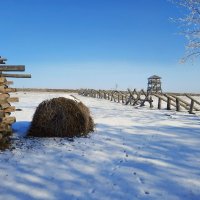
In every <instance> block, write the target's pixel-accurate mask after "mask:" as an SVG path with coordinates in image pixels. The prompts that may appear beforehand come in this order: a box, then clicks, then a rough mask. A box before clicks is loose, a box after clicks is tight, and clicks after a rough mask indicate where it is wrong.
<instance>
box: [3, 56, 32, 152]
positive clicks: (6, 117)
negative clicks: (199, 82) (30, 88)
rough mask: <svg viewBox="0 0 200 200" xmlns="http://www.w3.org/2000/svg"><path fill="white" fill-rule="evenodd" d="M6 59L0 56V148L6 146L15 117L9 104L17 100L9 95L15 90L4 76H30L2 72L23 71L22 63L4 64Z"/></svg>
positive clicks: (28, 75) (13, 108) (29, 76)
mask: <svg viewBox="0 0 200 200" xmlns="http://www.w3.org/2000/svg"><path fill="white" fill-rule="evenodd" d="M5 61H7V59H5V58H2V57H1V56H0V149H2V148H4V147H6V145H7V144H8V142H9V136H10V135H11V134H12V124H13V123H14V122H15V121H16V119H15V117H13V116H10V115H11V113H12V112H14V111H15V107H14V106H12V105H11V103H13V102H18V101H19V99H18V98H17V97H10V94H9V93H11V92H16V89H15V88H11V87H10V85H12V84H13V81H8V80H7V79H6V77H12V78H31V75H30V74H16V76H15V74H9V73H8V74H5V73H4V72H12V71H24V70H25V66H24V65H5Z"/></svg>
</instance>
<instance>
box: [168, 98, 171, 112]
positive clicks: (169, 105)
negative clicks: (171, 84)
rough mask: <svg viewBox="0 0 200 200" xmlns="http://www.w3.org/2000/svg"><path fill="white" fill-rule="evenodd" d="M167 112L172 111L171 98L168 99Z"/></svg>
mask: <svg viewBox="0 0 200 200" xmlns="http://www.w3.org/2000/svg"><path fill="white" fill-rule="evenodd" d="M167 110H171V98H170V97H167Z"/></svg>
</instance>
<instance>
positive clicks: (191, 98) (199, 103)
mask: <svg viewBox="0 0 200 200" xmlns="http://www.w3.org/2000/svg"><path fill="white" fill-rule="evenodd" d="M185 96H186V97H188V98H189V99H190V100H193V101H194V102H195V103H196V104H198V105H200V102H198V101H197V100H196V99H194V98H193V97H191V96H189V95H188V94H185Z"/></svg>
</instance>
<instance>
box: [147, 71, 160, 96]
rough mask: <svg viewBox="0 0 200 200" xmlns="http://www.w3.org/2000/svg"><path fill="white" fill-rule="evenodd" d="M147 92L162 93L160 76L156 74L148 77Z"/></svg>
mask: <svg viewBox="0 0 200 200" xmlns="http://www.w3.org/2000/svg"><path fill="white" fill-rule="evenodd" d="M147 92H148V93H159V92H161V93H162V88H161V77H159V76H157V75H153V76H150V77H149V78H148V86H147Z"/></svg>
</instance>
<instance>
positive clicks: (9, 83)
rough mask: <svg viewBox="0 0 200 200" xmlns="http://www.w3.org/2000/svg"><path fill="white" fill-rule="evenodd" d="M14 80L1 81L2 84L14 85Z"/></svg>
mask: <svg viewBox="0 0 200 200" xmlns="http://www.w3.org/2000/svg"><path fill="white" fill-rule="evenodd" d="M12 84H13V81H5V82H0V86H2V85H12Z"/></svg>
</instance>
